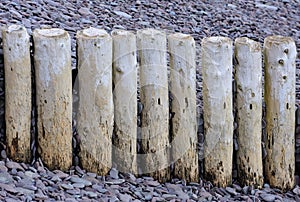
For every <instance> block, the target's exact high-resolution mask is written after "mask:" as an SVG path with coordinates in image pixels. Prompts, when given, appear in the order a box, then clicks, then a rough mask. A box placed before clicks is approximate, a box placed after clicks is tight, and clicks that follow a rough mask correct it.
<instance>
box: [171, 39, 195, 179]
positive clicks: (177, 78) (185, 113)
mask: <svg viewBox="0 0 300 202" xmlns="http://www.w3.org/2000/svg"><path fill="white" fill-rule="evenodd" d="M168 42H169V43H168V44H169V52H170V68H171V71H170V91H171V94H172V97H173V101H172V104H171V105H172V107H171V109H172V114H174V117H173V118H172V135H171V137H172V141H171V145H172V161H174V162H175V163H174V176H175V177H178V178H181V179H185V180H186V181H188V182H191V181H193V182H197V181H199V171H198V154H197V115H196V60H195V59H196V58H195V57H196V48H195V41H194V39H193V37H191V36H189V35H186V34H180V33H177V34H171V35H169V37H168Z"/></svg>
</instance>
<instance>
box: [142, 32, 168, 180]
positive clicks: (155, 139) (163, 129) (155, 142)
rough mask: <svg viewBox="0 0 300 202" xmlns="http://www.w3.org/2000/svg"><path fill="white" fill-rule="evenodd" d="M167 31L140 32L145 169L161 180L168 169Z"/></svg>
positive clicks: (165, 178) (143, 159) (166, 174)
mask: <svg viewBox="0 0 300 202" xmlns="http://www.w3.org/2000/svg"><path fill="white" fill-rule="evenodd" d="M166 41H167V40H166V34H165V33H163V32H161V31H158V30H154V29H145V30H139V31H138V32H137V47H138V51H139V57H140V99H141V103H142V105H143V111H142V117H141V118H142V120H141V121H142V152H143V153H144V155H140V156H142V157H141V158H142V162H143V164H142V165H140V167H141V169H142V172H143V173H150V175H151V176H152V177H154V178H155V179H158V180H159V181H161V182H164V181H167V180H168V179H169V178H170V171H169V157H170V148H169V145H170V144H169V99H168V73H167V59H166V48H167V47H166V46H167V44H166Z"/></svg>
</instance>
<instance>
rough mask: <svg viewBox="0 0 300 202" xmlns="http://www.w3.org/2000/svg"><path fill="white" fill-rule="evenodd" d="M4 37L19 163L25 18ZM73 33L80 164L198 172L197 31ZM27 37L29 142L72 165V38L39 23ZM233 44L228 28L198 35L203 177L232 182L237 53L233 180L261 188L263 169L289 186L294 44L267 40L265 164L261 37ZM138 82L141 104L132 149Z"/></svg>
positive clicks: (55, 161)
mask: <svg viewBox="0 0 300 202" xmlns="http://www.w3.org/2000/svg"><path fill="white" fill-rule="evenodd" d="M2 38H3V52H4V67H5V120H6V144H7V152H8V155H9V157H11V158H12V159H14V160H16V161H23V162H29V161H30V158H31V154H30V123H31V109H32V106H31V99H32V96H31V95H32V92H31V90H32V84H31V73H32V72H31V60H30V43H29V36H28V34H27V32H26V29H25V28H24V27H23V26H19V25H12V26H10V27H8V28H5V29H4V30H3V31H2ZM76 39H77V57H78V58H77V60H78V61H77V68H78V77H77V82H78V86H79V87H78V90H79V106H78V110H77V112H78V113H77V127H76V128H77V131H78V134H79V136H80V152H79V156H80V161H81V164H82V167H83V168H84V169H86V170H88V171H91V172H96V173H98V174H99V175H105V174H107V172H108V171H109V169H110V168H111V167H112V164H113V163H114V164H115V166H116V167H117V168H118V169H119V170H120V171H123V172H132V173H135V174H146V173H148V174H150V175H151V176H153V177H154V178H155V179H158V180H159V181H167V180H169V179H170V177H171V173H170V167H169V166H170V165H171V164H173V165H174V171H173V173H172V176H173V177H179V178H182V179H185V180H187V181H188V182H191V181H193V182H197V181H198V180H199V169H198V153H197V152H198V151H197V148H196V145H197V119H196V116H197V114H196V64H195V60H196V56H195V55H196V54H195V52H196V51H195V49H196V47H195V42H194V39H193V38H192V37H191V36H189V35H185V34H180V33H177V34H171V35H168V37H166V34H165V33H164V32H162V31H158V30H153V29H146V30H140V31H138V32H137V36H135V35H134V34H133V33H131V32H128V31H123V30H115V31H113V32H112V34H111V36H110V35H109V34H108V33H107V32H106V31H104V30H101V29H96V28H88V29H84V30H82V31H78V32H77V36H76ZM33 42H34V47H33V48H34V54H33V58H34V69H35V83H36V105H37V106H36V107H37V118H38V122H37V129H38V144H37V145H38V150H37V151H38V154H39V155H40V157H41V159H42V160H43V162H44V163H45V165H47V166H48V167H49V168H50V169H62V170H67V169H69V168H70V166H71V165H72V75H71V42H70V37H69V34H68V33H67V32H66V31H64V30H61V29H37V30H35V31H34V32H33ZM167 42H168V43H167ZM234 45H235V47H234V54H233V52H232V51H233V45H232V41H231V40H230V39H229V38H226V37H208V38H204V39H203V40H202V44H201V47H202V74H203V116H204V132H205V146H204V155H205V156H204V163H205V164H204V170H205V172H204V178H206V179H208V180H211V181H212V182H213V183H214V184H215V185H218V186H227V185H228V184H230V183H231V182H232V154H233V130H234V128H233V99H232V71H233V68H232V67H233V64H232V61H233V58H232V57H233V55H234V57H235V61H236V64H235V70H234V71H235V73H234V75H235V76H234V78H235V82H236V86H237V92H236V93H237V99H236V106H237V123H238V128H237V137H238V143H239V150H238V153H237V165H238V176H239V179H240V180H241V182H242V183H243V184H247V185H254V186H256V187H261V186H262V184H263V181H264V179H265V180H266V181H268V182H269V183H270V184H271V186H274V187H278V188H281V189H284V190H286V189H290V188H291V187H293V186H294V172H295V156H294V150H295V148H294V144H295V138H294V130H295V59H296V47H295V43H294V41H293V40H292V39H291V38H289V37H281V36H270V37H267V38H266V39H265V41H264V49H263V55H264V64H265V65H264V66H265V69H264V70H265V71H264V72H265V75H264V78H265V82H264V87H265V89H264V100H265V102H266V123H267V125H266V134H267V140H266V148H267V157H266V160H265V162H264V164H263V160H262V148H261V138H262V125H261V122H262V102H263V100H262V86H263V85H262V78H263V76H262V51H261V48H260V44H259V43H258V42H255V41H253V40H250V39H248V38H237V39H236V40H235V43H234ZM167 48H168V51H169V53H170V74H169V79H168V68H167ZM137 54H138V57H137ZM137 58H139V61H138V60H137ZM138 75H139V76H138ZM138 83H139V86H140V101H141V104H142V107H143V109H142V111H141V128H140V129H141V134H140V137H139V139H140V141H141V152H139V154H138V152H137V131H138V127H137V109H136V108H137V88H138ZM169 92H170V93H171V96H172V102H171V104H170V105H171V106H169ZM169 109H170V111H169ZM169 114H172V118H171V119H170V117H169ZM169 129H170V130H169ZM169 133H170V135H169ZM263 165H264V166H263ZM263 167H264V169H265V176H263Z"/></svg>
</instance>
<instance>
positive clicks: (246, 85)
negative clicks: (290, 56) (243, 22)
mask: <svg viewBox="0 0 300 202" xmlns="http://www.w3.org/2000/svg"><path fill="white" fill-rule="evenodd" d="M234 45H235V59H236V65H235V72H236V73H235V80H236V86H237V92H236V93H237V100H236V102H237V124H238V129H237V130H238V135H237V137H238V143H239V150H238V152H237V164H238V177H239V180H240V181H241V183H242V184H243V185H253V186H255V187H258V188H261V187H262V185H263V167H262V150H261V135H262V125H261V122H262V120H261V119H262V57H261V48H260V44H259V43H258V42H255V41H253V40H251V39H248V38H246V37H243V38H237V39H236V40H235V44H234Z"/></svg>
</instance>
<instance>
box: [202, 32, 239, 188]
mask: <svg viewBox="0 0 300 202" xmlns="http://www.w3.org/2000/svg"><path fill="white" fill-rule="evenodd" d="M202 72H203V104H204V105H203V115H204V131H205V147H204V155H205V157H204V158H205V159H204V160H205V161H204V163H205V164H204V173H205V177H206V178H207V179H208V180H210V181H212V182H213V184H215V185H217V186H222V187H224V186H227V185H228V184H229V183H231V177H232V152H233V114H232V41H231V40H230V39H229V38H226V37H209V38H204V39H203V40H202Z"/></svg>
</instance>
